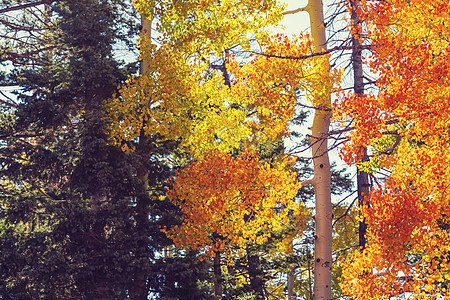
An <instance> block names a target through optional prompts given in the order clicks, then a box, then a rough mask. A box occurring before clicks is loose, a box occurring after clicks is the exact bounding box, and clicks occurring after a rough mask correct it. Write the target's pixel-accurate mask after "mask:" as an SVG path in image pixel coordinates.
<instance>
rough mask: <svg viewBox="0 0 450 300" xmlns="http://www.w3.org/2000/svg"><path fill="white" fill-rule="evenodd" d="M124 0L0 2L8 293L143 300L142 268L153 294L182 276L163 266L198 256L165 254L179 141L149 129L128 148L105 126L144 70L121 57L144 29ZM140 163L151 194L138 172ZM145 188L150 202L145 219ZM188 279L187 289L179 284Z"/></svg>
mask: <svg viewBox="0 0 450 300" xmlns="http://www.w3.org/2000/svg"><path fill="white" fill-rule="evenodd" d="M127 7H130V6H129V4H127V3H125V4H124V3H122V1H117V0H110V1H97V0H71V1H35V2H26V1H3V2H2V4H1V6H0V13H1V15H0V18H1V19H2V20H3V21H4V22H2V24H3V25H2V26H3V28H4V29H7V30H9V31H8V32H10V33H11V35H9V36H5V38H4V39H3V40H2V43H1V48H0V51H1V52H0V53H1V57H2V61H3V62H4V65H5V68H4V70H5V72H4V74H3V75H2V76H1V78H0V79H1V82H0V84H1V85H2V86H3V87H8V86H13V87H14V94H15V95H14V96H11V95H8V94H7V93H6V92H2V97H4V98H2V111H1V116H0V118H1V122H0V138H1V140H2V141H1V145H0V164H1V169H0V172H1V176H2V181H1V183H0V184H1V190H0V203H1V208H0V248H1V249H2V252H1V255H0V268H1V271H0V295H1V296H2V297H3V298H4V299H38V298H54V299H69V298H75V299H125V298H129V297H131V298H134V299H137V298H136V297H135V293H136V291H135V290H134V283H133V274H136V273H138V272H141V273H143V274H145V276H146V281H147V282H148V284H147V285H146V286H145V287H144V289H145V292H146V295H145V299H147V295H149V294H150V293H154V294H155V295H159V294H160V293H162V292H163V291H168V290H169V289H170V288H169V287H168V288H165V286H166V285H167V286H170V282H172V283H173V281H174V280H176V279H171V276H173V275H174V276H180V274H173V275H172V274H170V273H167V272H166V273H164V272H163V270H167V269H168V268H167V264H168V263H172V262H173V261H175V262H176V263H178V262H180V265H184V266H185V269H190V267H186V264H188V265H189V264H190V260H189V259H190V258H192V257H193V256H195V255H188V256H186V257H184V256H181V257H180V259H175V258H174V259H171V260H169V261H165V260H164V258H163V257H160V255H159V253H160V251H161V249H162V248H163V247H165V246H168V245H170V244H171V242H170V241H169V240H167V239H166V238H165V236H164V235H163V234H162V233H160V231H159V227H160V226H162V225H163V224H164V225H169V226H170V224H171V223H173V222H176V221H177V220H176V218H175V217H176V208H175V207H174V206H173V205H171V204H170V202H168V201H166V200H165V186H166V185H167V183H166V181H167V179H168V177H169V176H170V175H171V172H172V169H171V167H169V166H168V165H166V164H165V163H163V162H162V159H161V158H162V157H164V156H165V155H167V154H168V153H169V152H170V151H172V150H173V149H174V147H175V146H176V144H175V143H172V142H167V143H157V142H156V139H152V138H148V139H147V143H146V147H145V149H141V151H140V152H139V151H137V152H135V153H132V154H125V153H123V152H122V151H121V150H120V149H118V148H116V147H115V146H112V145H110V144H109V142H108V136H107V135H106V134H105V132H106V123H107V120H106V116H105V115H104V113H103V103H104V102H105V101H106V100H107V99H108V98H110V97H112V94H113V93H114V92H115V90H116V88H117V86H118V85H119V84H120V83H122V82H124V81H125V80H126V78H127V75H129V74H133V73H135V72H136V71H137V62H135V63H131V64H128V65H125V64H124V63H123V62H120V61H119V60H118V59H117V57H116V55H114V54H115V52H117V51H118V50H117V49H118V48H120V47H123V46H126V47H128V46H130V45H134V44H135V43H134V41H133V39H134V38H135V37H136V35H137V33H138V30H139V27H138V25H137V22H136V21H135V18H134V16H133V15H131V16H130V15H128V14H127V13H128V11H127V9H126V8H127ZM124 8H125V9H124ZM24 32H25V33H24ZM27 33H29V34H27ZM17 36H19V37H20V38H17ZM28 43H31V44H32V46H33V49H35V50H33V51H32V50H29V49H30V48H29V46H30V45H28ZM134 50H135V49H134V48H129V51H134ZM142 161H145V162H146V163H145V165H144V166H145V168H146V169H147V170H148V173H149V175H150V176H149V186H150V187H151V188H150V189H149V190H151V193H150V192H149V191H148V190H147V189H144V188H143V187H142V184H141V182H139V180H138V178H137V176H136V174H137V170H138V168H141V167H142V164H141V163H140V162H142ZM138 197H146V198H147V199H148V202H149V207H150V213H149V216H148V219H147V220H146V222H145V226H141V227H139V228H138V227H136V218H135V216H136V209H137V208H136V199H137V198H138ZM142 241H145V242H144V244H142ZM139 249H141V250H139ZM142 249H143V250H142ZM136 253H144V254H145V256H138V255H136ZM195 264H196V265H197V266H198V268H199V270H201V271H199V272H206V273H205V274H206V275H207V274H208V273H207V270H205V269H204V267H202V266H203V264H202V263H199V262H196V261H195ZM172 268H173V269H176V268H177V265H176V264H175V265H173V266H172ZM202 268H203V269H202ZM200 277H201V276H200ZM161 278H164V280H163V279H161ZM189 280H192V278H189ZM162 283H163V284H162ZM161 284H162V285H161ZM184 288H188V289H192V286H186V285H182V286H181V287H180V286H178V288H175V286H173V284H172V289H173V290H177V289H178V290H181V291H184V290H183V289H184ZM202 289H203V292H205V293H208V292H207V291H205V288H204V287H199V290H200V292H201V291H202ZM167 293H169V292H167ZM200 298H201V297H200Z"/></svg>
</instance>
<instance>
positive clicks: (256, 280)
mask: <svg viewBox="0 0 450 300" xmlns="http://www.w3.org/2000/svg"><path fill="white" fill-rule="evenodd" d="M252 250H253V247H248V248H247V260H248V276H249V278H250V287H251V288H252V290H253V292H254V293H255V294H254V299H258V300H262V299H265V298H264V281H263V279H262V272H261V262H260V260H259V256H258V255H256V254H255V253H254V252H253V251H252ZM252 252H253V253H252Z"/></svg>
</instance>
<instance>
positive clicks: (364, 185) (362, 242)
mask: <svg viewBox="0 0 450 300" xmlns="http://www.w3.org/2000/svg"><path fill="white" fill-rule="evenodd" d="M350 6H351V19H352V24H353V25H352V26H353V30H354V31H353V34H352V46H353V50H352V65H353V80H354V87H353V89H354V91H355V94H357V95H358V96H362V95H364V80H363V69H362V54H361V52H362V50H361V49H359V47H360V46H361V42H360V33H359V29H358V25H359V24H360V23H361V20H360V19H359V17H358V15H357V13H356V11H357V8H358V6H359V0H350ZM361 152H362V159H361V160H362V161H363V162H365V161H368V160H369V158H368V156H367V149H366V148H365V147H361ZM356 182H357V188H358V205H359V207H360V208H362V207H364V206H366V205H368V199H367V198H365V197H367V195H368V194H369V187H370V185H369V174H367V173H366V172H364V171H361V170H359V169H358V170H357V171H356ZM366 232H367V224H366V222H365V220H364V219H363V220H362V221H360V222H359V228H358V234H359V246H360V249H361V250H362V249H364V248H365V247H366Z"/></svg>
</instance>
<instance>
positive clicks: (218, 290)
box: [213, 251, 222, 299]
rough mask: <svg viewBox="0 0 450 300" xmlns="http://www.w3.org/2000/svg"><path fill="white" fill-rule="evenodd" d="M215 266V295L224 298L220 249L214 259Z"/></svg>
mask: <svg viewBox="0 0 450 300" xmlns="http://www.w3.org/2000/svg"><path fill="white" fill-rule="evenodd" d="M213 268H214V295H216V298H217V299H222V270H221V269H220V251H217V252H216V253H215V256H214V261H213Z"/></svg>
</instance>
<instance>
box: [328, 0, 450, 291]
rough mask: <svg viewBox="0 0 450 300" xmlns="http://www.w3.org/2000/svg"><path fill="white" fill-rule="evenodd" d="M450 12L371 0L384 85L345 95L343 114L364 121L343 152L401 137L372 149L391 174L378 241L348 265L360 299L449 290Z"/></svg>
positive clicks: (352, 155)
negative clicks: (372, 91)
mask: <svg viewBox="0 0 450 300" xmlns="http://www.w3.org/2000/svg"><path fill="white" fill-rule="evenodd" d="M449 12H450V4H449V3H448V1H446V0H437V1H425V0H411V1H400V0H388V1H379V2H378V1H376V2H371V1H363V2H362V6H361V11H360V13H361V18H362V19H364V20H365V21H366V22H367V23H368V24H369V27H368V28H369V31H368V32H367V34H368V35H369V36H370V38H371V40H372V43H373V49H374V51H373V55H372V56H371V57H369V59H368V65H369V67H370V68H371V70H372V71H373V72H374V73H376V74H378V75H380V78H379V79H378V80H377V86H378V87H379V92H378V93H377V94H376V95H367V96H363V97H357V96H355V95H351V94H347V95H345V97H344V101H342V102H340V103H337V111H336V114H335V117H336V118H338V119H344V118H345V117H350V118H353V119H354V126H355V131H353V132H352V133H351V135H350V140H351V142H349V143H348V144H347V145H346V146H345V149H344V152H343V157H344V158H345V159H346V160H347V161H348V162H358V160H359V158H360V157H359V156H360V155H359V154H360V153H359V150H360V147H361V146H369V147H370V146H375V145H377V144H380V141H381V143H383V140H384V139H385V138H384V137H385V136H386V135H390V136H391V137H392V138H394V139H395V142H394V143H392V140H391V146H392V147H388V149H384V151H383V150H381V149H377V147H375V148H373V154H374V156H375V159H376V160H377V161H378V163H379V166H380V167H383V168H388V169H389V170H390V171H391V172H392V173H391V175H390V178H389V179H388V181H387V182H386V184H385V185H384V186H379V187H377V188H375V189H373V190H372V192H371V193H370V195H368V196H369V198H370V207H369V208H365V209H364V210H363V216H364V217H366V222H367V223H368V225H369V232H368V240H369V244H368V246H367V249H365V250H364V251H363V252H359V251H356V252H355V253H354V256H353V257H352V259H351V260H349V261H348V262H347V268H346V269H345V272H344V274H343V278H344V280H343V289H344V290H345V291H346V292H347V293H348V294H350V295H353V296H358V297H359V298H360V299H387V298H389V297H390V296H394V295H400V294H402V293H404V292H411V293H413V298H414V299H429V298H430V297H434V296H437V295H443V296H445V297H447V298H449V297H450V293H449V292H448V291H447V290H446V288H445V285H443V284H442V283H443V282H444V281H447V282H448V280H449V278H450V277H449V273H450V264H449V262H448V261H447V259H448V255H449V250H450V249H449V248H450V239H449V231H448V226H447V227H446V226H443V225H442V224H443V221H442V220H443V218H444V216H448V215H449V213H450V206H449V201H450V196H449V189H448V187H449V186H450V169H449V166H450V150H449V143H448V142H449V128H450V93H449V92H450V72H449V68H448V61H449V59H450V22H449V21H448V16H449ZM392 124H395V125H394V126H392ZM444 223H445V222H444Z"/></svg>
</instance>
